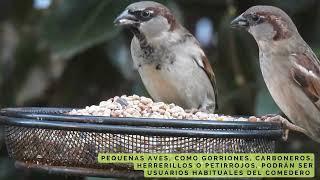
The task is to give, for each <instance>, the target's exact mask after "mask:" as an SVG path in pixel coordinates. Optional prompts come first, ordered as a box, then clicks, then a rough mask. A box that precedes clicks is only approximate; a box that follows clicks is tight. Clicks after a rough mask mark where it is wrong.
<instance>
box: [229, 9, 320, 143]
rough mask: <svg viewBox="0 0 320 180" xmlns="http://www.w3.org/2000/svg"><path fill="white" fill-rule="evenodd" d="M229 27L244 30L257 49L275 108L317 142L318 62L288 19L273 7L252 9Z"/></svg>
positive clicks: (319, 136)
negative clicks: (277, 107) (278, 108)
mask: <svg viewBox="0 0 320 180" xmlns="http://www.w3.org/2000/svg"><path fill="white" fill-rule="evenodd" d="M232 26H234V27H241V28H243V29H246V30H247V31H248V32H249V33H250V34H252V36H253V37H254V38H255V40H256V42H257V44H258V47H259V57H260V58H259V60H260V67H261V71H262V75H263V78H264V80H265V82H266V85H267V87H268V89H269V91H270V94H271V96H272V97H273V99H274V101H275V102H276V104H277V105H278V106H279V107H280V109H281V110H282V111H283V112H284V114H286V116H287V117H288V118H289V119H290V120H291V121H292V122H294V123H295V124H296V125H297V126H300V127H301V128H302V129H301V128H300V129H299V128H297V129H299V131H301V132H303V133H305V134H307V135H308V136H309V137H311V138H312V139H314V140H315V141H317V142H320V108H319V107H320V100H319V99H320V62H319V60H318V58H317V57H316V55H315V54H314V53H313V51H312V49H311V48H310V47H309V46H308V44H307V43H306V42H305V41H304V40H303V38H302V37H301V36H300V34H299V32H298V30H297V28H296V26H295V24H294V23H293V21H292V20H291V18H290V17H289V16H288V15H287V14H286V13H285V12H284V11H282V10H281V9H279V8H277V7H272V6H254V7H251V8H249V9H248V10H247V11H245V12H244V13H243V14H241V15H240V16H238V17H237V18H236V19H235V20H234V21H233V22H232Z"/></svg>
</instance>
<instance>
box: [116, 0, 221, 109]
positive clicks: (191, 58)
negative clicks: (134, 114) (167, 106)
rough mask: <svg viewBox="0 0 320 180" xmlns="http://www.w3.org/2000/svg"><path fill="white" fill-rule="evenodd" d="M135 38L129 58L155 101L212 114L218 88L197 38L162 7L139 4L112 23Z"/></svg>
mask: <svg viewBox="0 0 320 180" xmlns="http://www.w3.org/2000/svg"><path fill="white" fill-rule="evenodd" d="M114 23H115V24H116V25H118V26H123V27H125V28H128V29H130V30H131V32H132V33H133V35H134V37H133V39H132V41H131V56H132V59H133V62H134V66H135V67H136V68H137V69H138V72H139V74H140V76H141V79H142V82H143V84H144V86H145V87H146V89H147V91H148V92H149V94H150V96H151V97H152V98H153V99H154V100H155V101H162V102H165V103H174V104H176V105H178V106H180V107H183V108H185V109H193V110H194V109H200V110H202V111H205V112H214V110H215V109H217V103H216V102H217V89H216V81H215V75H214V73H213V70H212V67H211V65H210V63H209V61H208V59H207V57H206V55H205V53H204V51H203V50H202V49H201V47H200V45H199V43H198V41H197V40H196V38H195V37H194V36H193V35H192V34H190V32H189V31H188V30H187V29H185V28H184V27H183V26H182V25H181V24H180V23H179V22H178V21H177V19H176V18H175V16H174V15H173V14H172V12H171V11H170V10H169V9H168V8H167V7H165V6H164V5H162V4H160V3H157V2H152V1H141V2H136V3H133V4H131V5H129V6H128V7H127V8H126V9H125V10H124V11H123V12H122V13H121V14H120V15H119V16H118V17H117V18H116V19H115V21H114Z"/></svg>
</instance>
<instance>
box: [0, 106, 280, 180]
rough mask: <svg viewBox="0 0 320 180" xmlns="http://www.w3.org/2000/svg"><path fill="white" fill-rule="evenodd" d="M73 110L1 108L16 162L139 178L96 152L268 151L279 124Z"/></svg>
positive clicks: (128, 166)
mask: <svg viewBox="0 0 320 180" xmlns="http://www.w3.org/2000/svg"><path fill="white" fill-rule="evenodd" d="M71 110H72V109H63V108H7V109H2V110H1V111H0V124H3V125H4V127H5V131H4V132H5V141H6V145H7V149H8V152H9V156H10V157H11V158H13V159H14V160H15V161H16V166H17V167H22V168H28V169H33V170H38V171H45V172H47V173H58V174H67V175H80V176H101V177H126V178H128V177H129V178H139V177H143V172H141V171H134V170H133V165H131V164H99V163H98V162H97V157H98V153H272V152H274V148H275V141H277V140H279V139H281V137H282V129H281V127H280V125H278V124H272V123H264V122H259V123H253V122H239V121H238V122H236V121H232V122H231V121H229V122H224V121H214V120H206V121H204V120H168V119H147V118H113V117H102V116H100V117H98V116H76V115H68V114H66V113H67V112H69V111H71Z"/></svg>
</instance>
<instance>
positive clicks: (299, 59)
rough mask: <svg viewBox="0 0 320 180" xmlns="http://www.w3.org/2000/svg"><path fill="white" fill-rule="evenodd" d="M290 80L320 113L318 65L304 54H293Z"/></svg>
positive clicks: (319, 70)
mask: <svg viewBox="0 0 320 180" xmlns="http://www.w3.org/2000/svg"><path fill="white" fill-rule="evenodd" d="M292 61H293V62H294V63H295V64H294V66H293V67H292V69H291V73H292V78H293V79H294V80H295V82H297V83H298V85H299V86H300V87H301V88H302V89H303V91H304V92H305V93H306V95H307V96H308V97H309V98H310V100H311V101H312V102H313V103H314V104H315V106H317V108H318V110H319V111H320V63H319V61H318V60H317V59H314V57H308V55H306V54H293V55H292Z"/></svg>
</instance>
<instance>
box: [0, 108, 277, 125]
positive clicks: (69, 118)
mask: <svg viewBox="0 0 320 180" xmlns="http://www.w3.org/2000/svg"><path fill="white" fill-rule="evenodd" d="M71 110H72V109H70V108H33V107H32V108H6V109H1V110H0V115H1V116H6V117H15V118H25V119H36V120H42V121H43V120H46V121H62V122H77V123H91V124H102V125H125V126H149V127H175V128H202V129H241V130H281V125H280V124H278V123H270V122H243V121H241V122H240V121H217V120H177V119H153V118H114V117H107V116H83V115H67V114H63V113H66V112H69V111H71ZM57 113H58V114H57ZM0 123H1V120H0Z"/></svg>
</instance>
